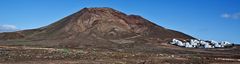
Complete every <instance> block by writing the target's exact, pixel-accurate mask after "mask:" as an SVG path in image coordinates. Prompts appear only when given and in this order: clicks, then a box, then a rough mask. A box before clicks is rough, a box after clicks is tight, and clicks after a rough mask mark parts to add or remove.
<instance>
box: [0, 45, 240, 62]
mask: <svg viewBox="0 0 240 64" xmlns="http://www.w3.org/2000/svg"><path fill="white" fill-rule="evenodd" d="M238 48H239V47H238ZM176 50H180V49H168V48H162V50H159V52H134V51H133V52H127V51H121V50H119V51H110V50H101V49H71V48H40V47H29V46H0V63H1V64H49V63H53V64H59V63H60V64H62V63H63V64H65V63H67V64H93V63H94V64H160V63H161V64H169V63H174V64H175V63H176V64H179V63H180V64H181V63H184V64H188V63H192V64H208V63H215V64H218V63H225V64H229V63H240V54H237V53H239V52H236V54H232V53H231V54H229V53H220V52H225V51H230V50H233V49H228V50H223V49H209V50H200V49H189V50H188V51H182V52H181V51H176ZM193 50H195V51H199V52H196V53H194V52H193ZM211 50H214V51H217V52H216V53H215V52H211ZM176 53H177V54H176Z"/></svg>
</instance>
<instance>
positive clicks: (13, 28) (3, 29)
mask: <svg viewBox="0 0 240 64" xmlns="http://www.w3.org/2000/svg"><path fill="white" fill-rule="evenodd" d="M16 30H17V27H16V26H15V25H0V32H12V31H16Z"/></svg>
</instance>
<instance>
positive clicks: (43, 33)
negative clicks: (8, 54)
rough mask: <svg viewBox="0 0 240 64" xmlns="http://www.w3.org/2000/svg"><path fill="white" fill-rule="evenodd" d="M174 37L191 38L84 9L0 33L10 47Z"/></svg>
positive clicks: (108, 44) (109, 44)
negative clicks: (33, 26)
mask: <svg viewBox="0 0 240 64" xmlns="http://www.w3.org/2000/svg"><path fill="white" fill-rule="evenodd" d="M173 38H176V39H183V40H186V39H194V38H193V37H192V36H189V35H186V34H184V33H182V32H179V31H175V30H171V29H167V28H164V27H161V26H158V25H157V24H154V23H152V22H151V21H149V20H147V19H144V18H143V17H141V16H138V15H127V14H125V13H122V12H120V11H117V10H114V9H112V8H83V9H82V10H80V11H78V12H76V13H74V14H72V15H70V16H67V17H65V18H63V19H61V20H59V21H57V22H55V23H53V24H50V25H48V26H45V27H41V28H37V29H31V30H22V31H17V32H11V33H1V34H0V39H1V42H3V43H7V44H9V45H13V44H14V45H17V44H16V42H25V43H28V44H22V43H20V44H18V45H39V46H49V47H56V46H57V47H80V48H81V47H97V48H116V47H119V45H140V44H141V45H143V44H149V45H156V44H160V43H167V42H168V41H169V40H171V39H173ZM11 43H12V44H11ZM124 47H125V46H124Z"/></svg>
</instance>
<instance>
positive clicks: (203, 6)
mask: <svg viewBox="0 0 240 64" xmlns="http://www.w3.org/2000/svg"><path fill="white" fill-rule="evenodd" d="M239 3H240V0H151V1H150V0H141V1H140V0H131V1H130V0H1V1H0V31H1V29H6V28H11V29H14V28H15V29H20V30H23V29H33V28H38V27H42V26H46V25H49V24H51V23H53V22H56V21H57V20H60V19H61V18H63V17H65V16H68V15H70V14H72V13H74V12H77V11H79V10H80V9H82V8H84V7H111V8H114V9H116V10H119V11H122V12H124V13H127V14H136V15H141V16H142V17H144V18H146V19H148V20H150V21H152V22H154V23H156V24H158V25H160V26H163V27H166V28H170V29H174V30H178V31H181V32H184V33H186V34H189V35H192V36H194V37H196V38H199V39H205V40H217V41H230V42H235V43H240V4H239Z"/></svg>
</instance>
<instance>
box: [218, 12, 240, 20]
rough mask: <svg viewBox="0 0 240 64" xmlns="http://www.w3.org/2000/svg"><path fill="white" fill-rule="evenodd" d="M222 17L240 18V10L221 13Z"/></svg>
mask: <svg viewBox="0 0 240 64" xmlns="http://www.w3.org/2000/svg"><path fill="white" fill-rule="evenodd" d="M221 17H222V18H226V19H240V12H238V13H232V14H230V13H224V14H222V15H221Z"/></svg>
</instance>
